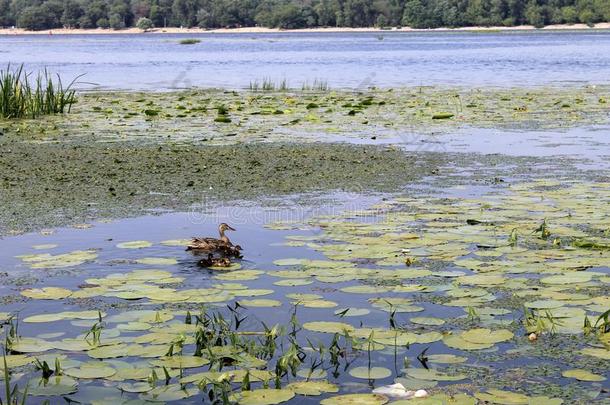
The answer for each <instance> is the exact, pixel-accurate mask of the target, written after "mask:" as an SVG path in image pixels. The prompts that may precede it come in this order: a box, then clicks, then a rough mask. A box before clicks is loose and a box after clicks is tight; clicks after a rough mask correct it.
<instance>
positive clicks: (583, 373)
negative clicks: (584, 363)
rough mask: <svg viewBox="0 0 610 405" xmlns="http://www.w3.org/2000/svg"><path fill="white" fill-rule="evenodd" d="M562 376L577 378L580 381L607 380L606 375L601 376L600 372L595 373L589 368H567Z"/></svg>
mask: <svg viewBox="0 0 610 405" xmlns="http://www.w3.org/2000/svg"><path fill="white" fill-rule="evenodd" d="M561 375H562V376H564V377H566V378H575V379H577V380H579V381H605V380H606V377H604V376H601V375H599V374H594V373H592V372H590V371H587V370H581V369H572V370H565V371H563V372H562V373H561Z"/></svg>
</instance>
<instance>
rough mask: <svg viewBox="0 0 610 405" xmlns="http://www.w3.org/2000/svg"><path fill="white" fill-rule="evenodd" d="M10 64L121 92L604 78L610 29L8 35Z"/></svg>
mask: <svg viewBox="0 0 610 405" xmlns="http://www.w3.org/2000/svg"><path fill="white" fill-rule="evenodd" d="M184 38H198V39H200V40H201V43H199V44H195V45H180V44H179V41H180V40H181V39H184ZM9 62H10V63H12V64H20V63H24V64H26V65H27V67H28V68H29V69H31V70H37V69H39V68H44V67H47V68H49V69H50V70H52V71H54V72H60V73H62V74H63V75H64V76H63V77H65V78H72V77H75V76H77V75H80V74H85V76H84V78H83V79H82V80H83V81H87V82H91V83H96V84H98V85H99V87H101V88H117V89H172V88H184V87H190V86H197V87H223V88H244V87H248V85H249V84H250V82H252V81H255V80H258V81H262V79H263V78H270V79H271V80H273V81H275V82H280V81H281V80H283V79H286V80H287V81H288V84H289V85H290V86H293V87H301V86H302V84H303V83H304V82H310V83H311V82H313V81H314V80H315V79H319V80H323V81H326V82H328V84H329V85H330V86H331V87H335V88H366V87H369V86H379V87H397V86H417V85H449V86H525V85H527V86H531V85H552V84H555V85H565V84H582V83H591V84H603V83H608V82H609V80H610V79H609V78H610V31H608V30H599V31H587V32H582V31H578V32H576V31H567V32H534V31H527V32H497V33H465V32H434V33H391V32H375V33H347V34H346V33H307V34H303V33H285V34H199V35H197V34H189V35H120V34H117V35H87V36H84V35H70V36H66V35H35V36H3V37H0V64H2V65H4V64H6V63H9ZM82 87H96V86H93V85H88V86H85V85H82Z"/></svg>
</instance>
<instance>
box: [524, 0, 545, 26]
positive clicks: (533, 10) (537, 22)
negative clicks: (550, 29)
mask: <svg viewBox="0 0 610 405" xmlns="http://www.w3.org/2000/svg"><path fill="white" fill-rule="evenodd" d="M541 11H542V8H541V7H540V6H539V5H538V3H536V1H535V0H530V1H529V2H528V3H527V6H526V7H525V20H526V21H527V23H528V24H531V25H533V26H534V27H536V28H540V27H543V26H544V18H543V17H542V12H541Z"/></svg>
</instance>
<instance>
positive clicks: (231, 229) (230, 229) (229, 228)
mask: <svg viewBox="0 0 610 405" xmlns="http://www.w3.org/2000/svg"><path fill="white" fill-rule="evenodd" d="M227 229H228V230H229V231H235V230H236V229H235V228H233V227H232V226H231V225H227Z"/></svg>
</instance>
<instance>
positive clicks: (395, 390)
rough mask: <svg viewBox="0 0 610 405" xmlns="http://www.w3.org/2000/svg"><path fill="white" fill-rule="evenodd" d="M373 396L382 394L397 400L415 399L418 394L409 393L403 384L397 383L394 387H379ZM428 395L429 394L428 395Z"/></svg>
mask: <svg viewBox="0 0 610 405" xmlns="http://www.w3.org/2000/svg"><path fill="white" fill-rule="evenodd" d="M373 394H381V395H386V396H388V397H395V398H403V399H409V398H413V397H414V396H415V394H416V392H415V391H407V390H406V389H405V387H404V385H402V384H401V383H396V384H392V385H384V386H383V387H378V388H375V389H374V390H373ZM426 395H428V393H426Z"/></svg>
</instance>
